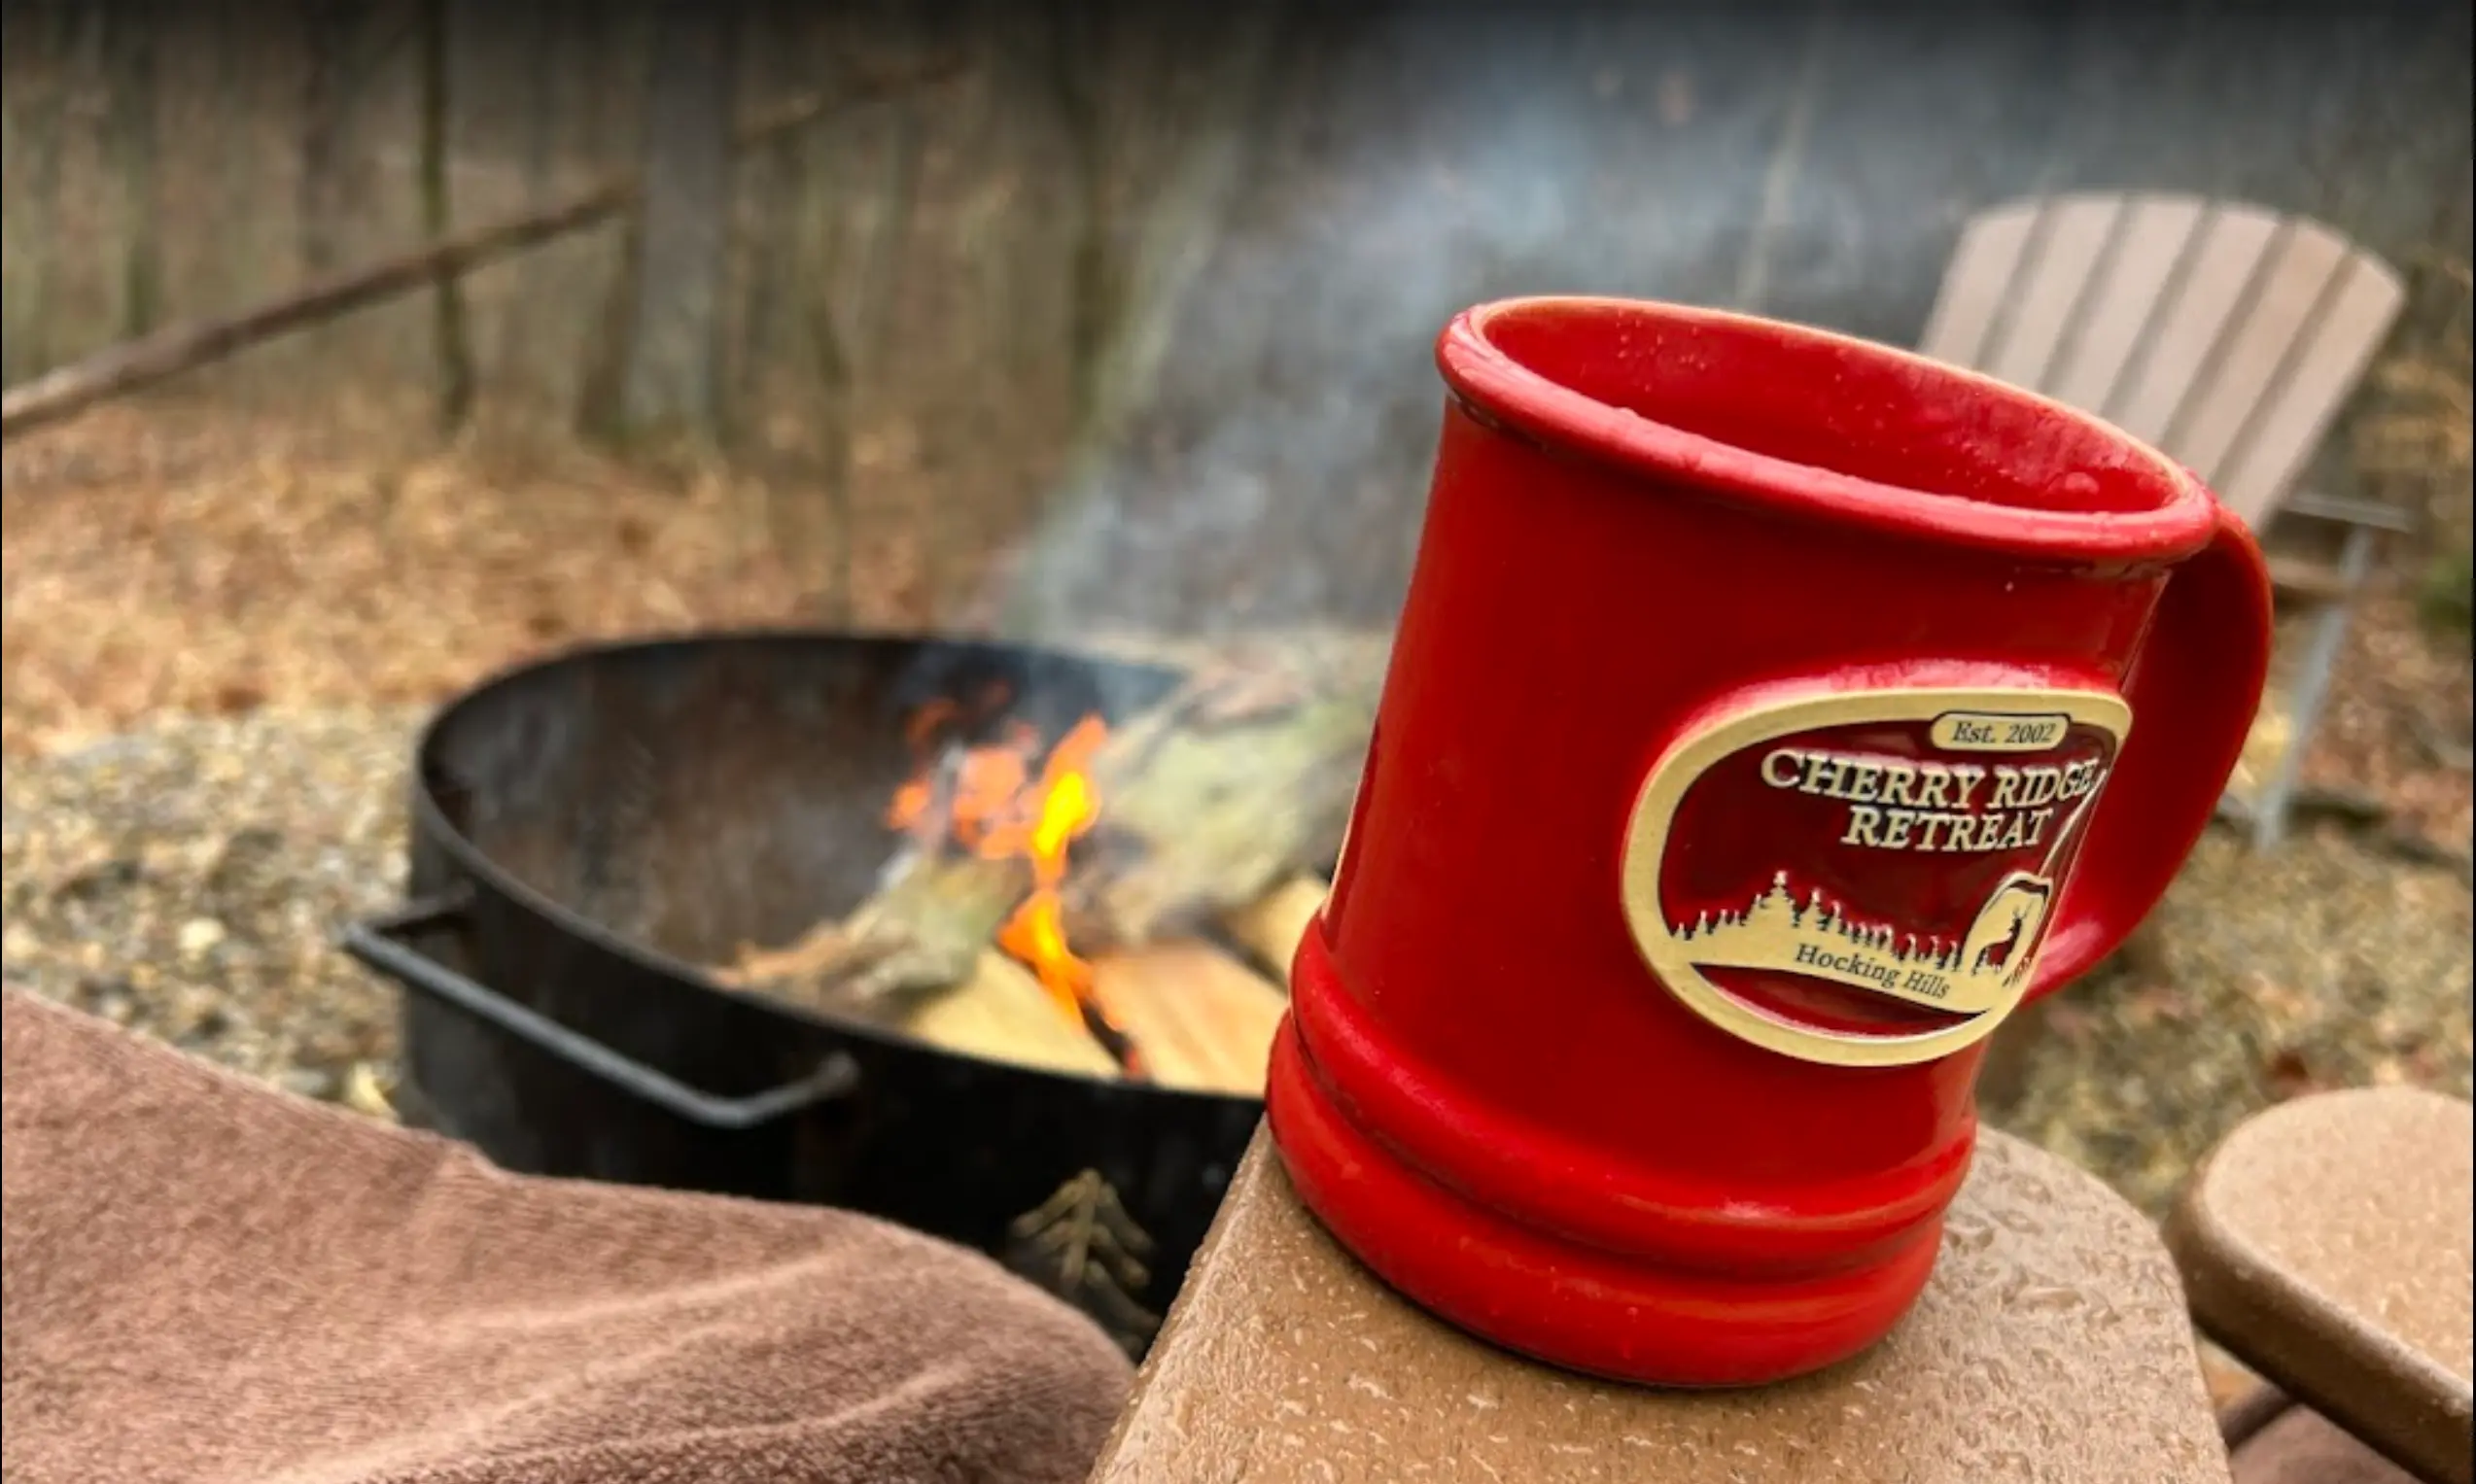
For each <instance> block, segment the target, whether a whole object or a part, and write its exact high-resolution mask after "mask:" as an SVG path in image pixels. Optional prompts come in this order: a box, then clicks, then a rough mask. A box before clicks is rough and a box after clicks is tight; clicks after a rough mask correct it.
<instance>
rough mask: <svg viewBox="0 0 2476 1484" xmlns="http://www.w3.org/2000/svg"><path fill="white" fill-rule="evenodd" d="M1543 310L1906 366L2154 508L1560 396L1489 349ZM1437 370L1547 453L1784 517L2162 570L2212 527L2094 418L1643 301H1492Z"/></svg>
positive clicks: (1459, 329)
mask: <svg viewBox="0 0 2476 1484" xmlns="http://www.w3.org/2000/svg"><path fill="white" fill-rule="evenodd" d="M1543 310H1546V311H1551V312H1556V311H1562V312H1567V313H1580V314H1587V315H1592V316H1597V317H1601V318H1605V319H1614V318H1618V317H1622V318H1624V319H1629V320H1632V321H1635V322H1636V323H1639V322H1640V321H1642V320H1645V319H1648V320H1651V321H1655V322H1658V323H1662V324H1667V325H1679V324H1690V325H1694V326H1698V327H1702V328H1717V329H1722V330H1727V331H1735V332H1746V331H1755V332H1759V333H1760V334H1761V335H1764V336H1767V337H1771V338H1773V339H1786V340H1790V341H1795V342H1800V343H1802V344H1804V345H1806V346H1809V347H1822V346H1829V347H1832V348H1836V349H1838V350H1840V351H1841V352H1843V353H1844V354H1850V355H1854V356H1858V357H1862V358H1866V359H1870V360H1873V361H1876V362H1889V363H1892V364H1897V365H1901V366H1905V367H1907V368H1909V369H1910V370H1911V371H1912V372H1915V373H1922V374H1923V375H1924V376H1927V377H1931V378H1934V379H1935V380H1938V381H1942V382H1944V383H1947V384H1950V385H1953V386H1955V387H1958V388H1962V389H1965V390H1967V391H1968V392H1970V394H1972V395H1975V396H1979V397H1992V398H1997V399H2001V400H2004V401H2007V402H2010V403H2012V404H2013V405H2015V406H2020V407H2026V408H2031V409H2035V410H2036V411H2038V412H2040V413H2041V414H2044V415H2048V416H2052V417H2056V418H2060V419H2062V420H2064V421H2067V422H2070V423H2072V424H2075V425H2076V426H2077V427H2078V428H2079V429H2080V430H2081V431H2084V432H2086V433H2088V434H2090V435H2091V436H2093V437H2094V438H2096V439H2098V440H2101V441H2103V442H2105V443H2107V444H2109V445H2111V446H2112V447H2113V448H2115V449H2116V450H2117V451H2118V452H2120V453H2122V454H2124V455H2126V456H2127V457H2128V460H2129V461H2130V462H2133V463H2137V464H2141V465H2145V466H2148V468H2149V469H2150V470H2152V471H2154V473H2155V474H2156V476H2157V481H2156V482H2157V485H2158V488H2159V490H2160V492H2161V496H2162V498H2161V499H2160V500H2159V501H2158V502H2157V503H2156V504H2155V505H2152V506H2150V507H2148V508H2145V509H2136V510H2086V509H2081V510H2075V509H2059V508H2053V507H2039V506H2028V505H2010V504H2001V503H1997V502H1995V501H1992V500H1981V499H1974V498H1971V497H1969V496H1966V495H1956V494H1948V493H1943V492H1940V491H1935V490H1932V489H1923V488H1917V487H1913V486H1907V485H1899V484H1890V483H1885V482H1883V481H1881V480H1877V479H1870V478H1866V477H1865V476H1863V475H1857V474H1849V473H1843V472H1841V471H1839V470H1837V469H1832V468H1828V467H1825V466H1821V465H1817V464H1810V463H1805V462H1801V461H1798V460H1796V459H1792V458H1787V457H1783V456H1781V455H1777V454H1768V453H1762V452H1759V451H1757V450H1755V449H1751V448H1747V447H1743V446H1741V445H1739V444H1736V443H1731V442H1728V441H1726V440H1725V439H1722V438H1716V437H1712V436H1709V435H1707V434H1703V433H1697V432H1692V431H1688V430H1686V429H1685V428H1682V427H1679V426H1676V425H1675V424H1672V423H1666V422H1661V421H1659V420H1658V419H1656V418H1655V417H1650V416H1646V415H1644V414H1642V413H1639V412H1636V411H1633V410H1632V409H1630V408H1626V407H1622V406H1617V405H1615V404H1613V403H1611V402H1608V401H1605V400H1602V399H1601V398H1599V397H1593V396H1591V395H1589V394H1588V393H1586V392H1582V391H1579V390H1577V389H1575V388H1572V387H1569V386H1566V385H1565V384H1563V383H1562V382H1560V381H1557V380H1556V379H1554V378H1553V377H1552V376H1549V375H1548V374H1546V373H1544V372H1542V371H1539V370H1536V369H1534V368H1532V367H1531V366H1530V365H1528V364H1526V363H1524V362H1522V361H1520V360H1518V359H1517V358H1516V357H1515V356H1514V355H1513V354H1512V353H1511V352H1509V351H1507V350H1505V349H1504V348H1503V347H1502V346H1500V345H1498V344H1497V343H1496V342H1495V341H1494V340H1493V339H1491V338H1490V337H1489V334H1488V330H1489V328H1490V327H1491V326H1492V325H1493V324H1494V323H1495V322H1496V321H1498V320H1500V319H1503V318H1505V317H1507V316H1510V315H1517V314H1535V313H1538V312H1540V311H1543ZM1436 361H1437V366H1438V368H1439V370H1440V371H1441V372H1442V373H1443V375H1444V378H1445V382H1446V384H1447V386H1448V387H1449V388H1450V389H1451V390H1452V392H1453V393H1454V395H1455V396H1456V397H1459V398H1460V399H1461V400H1462V401H1463V402H1465V403H1466V404H1468V406H1469V407H1471V408H1473V409H1475V410H1477V411H1478V412H1480V413H1482V414H1483V415H1484V416H1486V417H1490V418H1493V419H1495V420H1496V421H1498V422H1501V423H1504V424H1507V425H1510V426H1511V427H1513V428H1515V429H1517V430H1519V431H1522V432H1525V433H1527V434H1528V435H1530V436H1531V437H1533V438H1535V439H1538V440H1540V441H1542V442H1544V443H1546V444H1547V445H1549V446H1550V447H1551V448H1554V449H1560V450H1568V451H1571V452H1575V453H1579V454H1582V455H1585V456H1587V457H1590V458H1592V459H1594V460H1596V461H1599V462H1602V463H1606V464H1610V465H1613V466H1616V467H1618V468H1620V469H1622V470H1624V471H1626V472H1630V473H1635V474H1656V475H1658V476H1660V477H1661V478H1663V479H1668V480H1674V481H1678V482H1682V483H1686V484H1691V485H1693V486H1696V487H1699V488H1701V489H1704V490H1707V491H1709V492H1711V493H1714V494H1717V495H1721V496H1724V497H1728V498H1732V499H1735V500H1743V501H1746V502H1749V503H1753V504H1758V505H1762V506H1767V507H1770V508H1773V509H1776V510H1780V511H1784V512H1790V513H1797V514H1804V515H1810V516H1823V517H1827V518H1829V519H1831V520H1834V521H1836V522H1841V523H1845V524H1850V525H1855V526H1860V527H1865V528H1868V529H1871V530H1875V531H1879V532H1886V533H1891V534H1895V535H1903V536H1908V537H1912V538H1925V539H1940V540H1945V541H1958V542H1960V543H1962V544H1967V545H1971V546H1987V547H1994V548H1997V549H2000V550H2004V551H2008V552H2013V553H2017V554H2021V555H2031V556H2039V557H2046V558H2052V559H2059V560H2068V561H2081V562H2087V561H2108V560H2121V561H2138V560H2172V559H2175V558H2178V557H2181V556H2183V555H2186V554H2188V553H2190V552H2192V551H2196V550H2199V549H2200V548H2201V547H2202V546H2204V545H2207V544H2208V543H2209V542H2210V540H2211V539H2212V538H2213V536H2214V532H2215V528H2216V523H2217V499H2216V497H2215V496H2214V495H2212V494H2211V493H2210V491H2209V489H2208V487H2207V486H2205V485H2204V484H2202V482H2201V480H2200V478H2199V476H2197V475H2195V474H2194V473H2192V472H2191V471H2190V470H2189V469H2186V468H2185V467H2183V466H2181V465H2180V464H2178V463H2176V462H2175V460H2173V459H2171V458H2169V457H2168V456H2167V455H2165V454H2164V453H2161V452H2160V451H2158V450H2157V449H2155V448H2153V447H2151V446H2150V445H2149V444H2148V443H2146V442H2144V441H2143V440H2141V439H2139V438H2136V437H2134V436H2133V435H2132V434H2130V433H2128V432H2125V431H2123V430H2121V429H2119V428H2117V427H2115V426H2114V425H2113V424H2111V423H2109V422H2107V421H2106V420H2105V419H2103V418H2100V417H2097V416H2095V415H2094V414H2091V413H2088V412H2084V411H2082V410H2080V409H2079V408H2076V407H2073V406H2069V405H2067V404H2065V403H2063V402H2059V401H2056V400H2055V399H2053V398H2052V397H2043V396H2040V395H2039V394H2037V393H2034V392H2030V391H2026V390H2024V389H2022V388H2020V387H2016V386H2013V385H2011V384H2009V383H2007V382H2003V381H1999V380H1997V379H1995V378H1994V377H1991V376H1987V375H1985V374H1983V373H1982V372H1978V371H1973V370H1970V369H1969V368H1967V367H1965V366H1959V365H1954V364H1952V363H1950V362H1943V361H1937V360H1935V359H1934V358H1932V357H1928V356H1924V355H1920V354H1918V353H1917V352H1914V351H1908V350H1902V349H1901V348H1899V347H1897V346H1892V345H1886V344H1883V343H1882V342H1880V341H1875V340H1867V339H1864V338H1861V337H1859V336H1856V335H1848V334H1842V333H1840V332H1838V331H1835V330H1829V329H1823V328H1816V327H1813V326H1809V325H1800V324H1796V323H1795V322H1792V321H1786V320H1775V319H1769V318H1766V317H1764V316H1761V315H1751V314H1742V313H1738V312H1736V311H1733V310H1725V309H1706V308H1699V307H1696V306H1692V305H1687V304H1675V303H1667V302H1662V301H1659V300H1654V299H1633V298H1622V297H1614V296H1606V295H1586V294H1541V295H1530V296H1524V297H1518V298H1505V299H1496V300H1491V301H1489V302H1487V303H1483V304H1478V305H1474V306H1472V307H1470V308H1468V309H1465V310H1463V311H1461V312H1460V313H1459V314H1456V315H1454V316H1453V318H1452V319H1451V321H1450V322H1449V323H1447V325H1446V327H1445V328H1444V331H1443V333H1442V334H1441V335H1439V336H1438V338H1437V343H1436Z"/></svg>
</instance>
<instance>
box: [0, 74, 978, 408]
mask: <svg viewBox="0 0 2476 1484" xmlns="http://www.w3.org/2000/svg"><path fill="white" fill-rule="evenodd" d="M950 71H951V69H938V68H924V69H922V70H920V71H917V72H912V73H906V74H896V75H892V76H888V77H882V78H878V79H875V80H873V81H869V82H865V83H862V84H858V85H854V86H847V87H846V88H845V89H844V90H843V91H842V92H841V94H840V95H839V96H838V97H836V99H835V100H834V105H835V106H834V107H828V106H827V104H826V102H825V100H824V99H822V98H818V97H807V98H801V99H798V100H796V101H795V102H793V103H791V104H789V105H787V106H785V107H784V108H783V109H781V110H779V111H776V112H775V113H773V114H772V115H770V116H769V117H767V118H763V119H759V120H756V121H751V122H750V123H749V124H747V125H746V126H744V127H742V128H741V129H740V130H739V133H738V135H737V138H736V141H735V146H745V145H749V144H758V143H762V142H763V141H765V140H767V139H769V138H772V137H773V136H774V135H775V134H778V133H780V132H782V131H783V130H785V129H796V128H800V127H803V126H805V125H807V124H809V123H812V122H814V121H817V120H819V119H821V118H824V117H826V116H827V115H829V114H831V113H833V112H834V111H835V109H836V108H840V107H855V106H857V105H859V104H863V103H867V102H871V101H874V100H875V99H877V98H881V97H884V96H885V95H887V94H888V93H889V92H893V91H896V90H898V89H901V88H905V87H910V86H917V85H922V84H928V83H934V82H936V81H938V80H939V79H940V78H941V77H943V76H945V75H948V73H950ZM639 198H640V197H639V192H638V189H637V182H636V180H635V179H634V178H633V177H623V178H621V179H618V180H612V181H606V182H604V183H603V184H602V185H601V186H600V187H598V188H597V189H595V190H588V191H585V192H584V193H582V194H580V195H578V196H576V197H575V198H574V199H572V200H570V201H568V202H566V203H564V204H562V205H560V206H557V207H554V208H552V209H550V210H547V211H540V212H528V213H526V214H525V215H523V216H521V217H516V218H513V219H511V220H508V221H504V222H498V223H493V224H491V225H489V226H484V227H478V228H475V229H473V230H471V231H467V232H463V233H460V234H459V235H457V236H455V237H452V238H449V239H448V240H446V241H443V242H436V243H433V244H431V245H429V246H427V247H423V248H419V249H416V250H415V251H413V252H410V253H405V254H401V255H399V256H397V257H394V258H390V259H385V260H384V261H381V262H376V263H372V264H370V265H368V266H366V267H364V268H361V269H358V270H355V271H351V272H345V273H339V274H336V275H334V276H333V277H331V278H329V279H325V280H322V281H321V282H318V283H314V284H311V285H310V286H309V287H307V288H305V289H301V290H299V291H297V292H296V293H288V294H286V295H284V296H283V297H282V298H279V299H275V300H273V301H271V302H268V303H263V304H258V305H254V306H252V307H251V308H249V309H246V310H243V311H242V312H240V313H238V314H233V315H226V316H223V317H221V318H218V319H211V320H208V319H198V320H189V321H185V322H182V323H179V324H175V325H168V326H165V327H164V328H162V329H160V330H158V331H157V332H156V333H154V334H151V335H148V336H145V337H144V338H142V339H137V340H131V341H125V342H122V343H121V344H117V345H114V346H112V347H110V348H109V349H107V350H104V351H101V352H98V353H97V354H95V355H92V356H88V357H87V358H86V359H85V360H83V361H79V362H74V363H72V364H69V365H65V366H60V367H57V368H56V369H53V370H51V371H47V372H45V373H44V374H43V375H41V376H38V377H36V378H35V379H34V380H33V381H31V382H28V383H26V384H25V385H23V386H16V387H11V388H9V389H8V395H7V396H6V397H5V398H0V434H15V433H19V432H23V431H27V430H29V429H33V428H39V427H41V426H43V425H44V424H46V423H53V422H57V421H59V420H60V419H62V418H64V417H67V416H69V415H70V414H72V413H74V412H77V411H79V410H81V409H82V408H86V407H90V406H93V405H94V404H95V403H96V402H99V401H104V400H107V399H109V398H111V397H120V396H122V395H125V394H127V393H130V392H134V391H137V390H138V389H140V388H142V387H150V386H153V385H155V384H156V383H157V382H160V381H164V380H166V379H168V378H170V377H174V376H178V375H180V374H181V373H183V372H185V371H191V370H195V369H196V368H197V367H199V366H201V365H205V364H208V363H210V362H215V361H219V360H221V359H223V358H224V357H227V356H229V355H232V354H234V353H235V352H238V351H242V350H246V349H248V348H249V347H250V346H253V345H260V344H263V343H264V342H266V341H268V340H271V339H274V338H276V337H277V336H279V335H285V334H289V333H292V332H293V331H296V330H299V329H305V328H309V327H310V326H313V325H321V324H325V323H326V322H328V321H330V320H332V319H334V318H335V317H336V316H337V315H341V314H345V313H349V312H350V311H352V310H355V309H360V308H364V307H366V306H367V305H370V304H376V303H382V302H384V301H385V300H387V299H389V298H393V297H395V296H396V295H398V294H401V293H410V292H412V291H413V290H415V289H418V288H420V287H422V286H423V285H426V284H435V283H436V282H437V281H438V280H439V279H441V278H445V277H452V276H454V275H456V274H459V273H469V272H471V270H472V269H474V268H476V267H479V266H480V265H481V264H483V263H485V262H490V261H494V260H496V259H501V258H505V257H506V256H507V255H508V254H510V253H518V252H522V251H523V250H524V249H526V248H529V247H532V246H534V245H535V244H537V243H541V242H548V241H550V240H552V239H553V238H557V237H564V236H566V235H567V234H568V233H570V232H573V231H575V230H577V229H579V228H581V227H585V226H589V225H591V224H594V223H597V222H601V221H603V220H605V219H607V218H609V217H611V216H613V215H615V214H617V213H619V212H622V211H625V210H627V209H629V208H630V207H632V206H634V205H635V204H636V203H637V201H638V200H639Z"/></svg>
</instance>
